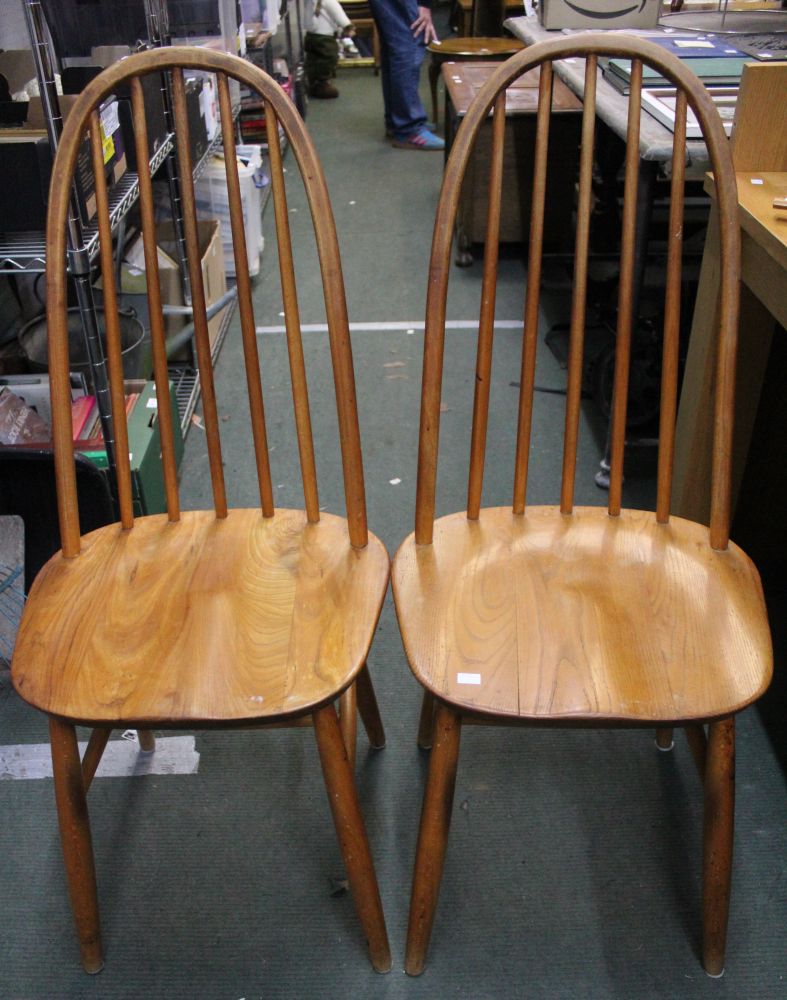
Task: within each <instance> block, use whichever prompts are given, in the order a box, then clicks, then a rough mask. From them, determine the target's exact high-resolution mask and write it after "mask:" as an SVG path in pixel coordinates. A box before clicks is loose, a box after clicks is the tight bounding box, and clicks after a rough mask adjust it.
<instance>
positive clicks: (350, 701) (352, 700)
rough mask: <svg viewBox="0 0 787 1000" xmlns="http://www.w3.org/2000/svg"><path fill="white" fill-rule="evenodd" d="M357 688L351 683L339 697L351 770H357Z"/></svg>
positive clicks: (340, 721)
mask: <svg viewBox="0 0 787 1000" xmlns="http://www.w3.org/2000/svg"><path fill="white" fill-rule="evenodd" d="M357 703H358V699H357V688H356V686H355V684H351V685H350V686H349V687H348V688H347V690H346V691H343V692H342V696H341V698H340V699H339V724H340V725H341V729H342V739H343V740H344V748H345V750H346V751H347V759H348V760H349V762H350V768H351V770H353V771H354V770H355V748H356V746H357V744H358V704H357Z"/></svg>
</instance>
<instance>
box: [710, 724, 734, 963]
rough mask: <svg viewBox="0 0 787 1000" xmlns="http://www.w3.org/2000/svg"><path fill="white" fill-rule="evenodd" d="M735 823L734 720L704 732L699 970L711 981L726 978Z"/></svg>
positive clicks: (712, 726)
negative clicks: (705, 754)
mask: <svg viewBox="0 0 787 1000" xmlns="http://www.w3.org/2000/svg"><path fill="white" fill-rule="evenodd" d="M734 819H735V719H734V718H732V717H730V718H728V719H722V720H721V721H719V722H712V723H711V724H710V726H709V727H708V744H707V757H706V760H705V823H704V835H703V864H702V893H703V899H702V964H703V966H704V968H705V971H706V972H707V973H708V975H709V976H714V977H718V976H721V975H722V974H723V972H724V950H725V945H726V941H727V918H728V915H729V909H730V883H731V880H732V838H733V827H734Z"/></svg>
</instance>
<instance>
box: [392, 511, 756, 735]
mask: <svg viewBox="0 0 787 1000" xmlns="http://www.w3.org/2000/svg"><path fill="white" fill-rule="evenodd" d="M706 535H707V530H706V529H705V528H703V527H702V526H700V525H698V524H694V523H693V522H691V521H683V520H681V519H680V518H674V517H673V518H671V519H670V523H669V525H659V524H657V522H656V520H655V518H653V516H652V515H650V514H648V513H647V512H645V511H638V510H623V511H621V514H620V516H619V517H616V518H611V517H609V515H608V514H607V512H606V510H604V509H598V508H594V507H586V508H575V509H574V512H573V514H571V515H570V516H565V515H563V514H561V513H560V508H559V507H529V508H528V510H527V513H526V514H524V515H522V516H520V515H517V514H514V513H512V511H511V508H509V507H495V508H487V509H484V510H482V511H481V512H480V514H479V517H478V519H477V520H468V518H467V516H466V514H465V513H464V512H462V513H459V514H449V515H448V516H447V517H441V518H439V519H438V520H437V521H435V525H434V538H433V541H432V544H431V545H429V546H425V545H424V546H419V545H416V544H415V540H414V536H413V535H410V536H409V538H408V539H407V541H406V542H405V544H404V545H403V546H402V548H401V549H400V551H399V553H398V555H397V558H396V569H395V573H394V590H395V594H396V606H397V608H398V611H399V615H400V617H401V621H402V637H403V639H404V644H405V649H406V650H407V656H408V658H409V660H410V663H411V665H412V668H413V672H414V673H415V675H416V677H417V678H418V679H419V681H420V682H421V683H422V684H423V685H424V687H426V688H428V690H429V691H431V692H432V694H434V695H436V696H437V697H438V698H446V699H448V700H450V702H451V703H452V704H453V705H455V706H457V707H461V709H462V710H463V711H467V712H479V713H481V714H494V715H497V716H501V717H502V716H511V717H512V718H513V719H529V720H533V721H541V720H547V721H549V720H555V719H563V720H565V721H567V722H598V721H600V720H601V719H609V720H611V721H613V720H614V721H619V722H650V723H653V722H663V723H665V724H672V723H675V722H678V721H693V720H694V719H695V718H696V717H697V716H698V715H701V716H704V717H706V718H712V717H714V716H721V715H728V714H729V713H730V712H737V711H740V709H741V708H744V707H745V706H746V705H748V704H749V703H750V702H751V701H753V700H754V699H755V698H757V697H758V696H759V695H761V694H762V693H763V690H764V681H765V678H766V677H767V676H768V674H767V670H766V669H765V667H766V665H767V664H766V663H764V662H763V659H764V658H763V657H757V656H752V655H751V654H750V646H751V644H752V640H753V639H754V640H755V643H754V645H755V649H756V650H766V649H767V648H768V627H767V618H766V616H765V609H764V607H763V605H762V600H761V595H760V591H759V587H758V577H757V571H756V569H755V567H754V565H753V564H752V563H751V561H750V560H749V558H748V557H747V556H746V555H745V553H743V552H742V551H741V550H740V549H739V548H737V546H734V545H730V547H729V548H728V549H727V551H726V552H725V553H724V558H722V559H720V558H719V553H717V552H714V551H713V550H712V549H711V548H710V547H709V546H708V545H706V544H705V537H704V536H706ZM742 581H743V582H744V586H741V582H742ZM709 613H711V614H713V615H714V618H717V619H718V626H717V628H715V629H713V630H708V629H707V619H708V614H709ZM567 623H570V624H567ZM436 635H439V636H440V640H441V641H440V644H439V645H438V646H437V647H436V648H435V636H436Z"/></svg>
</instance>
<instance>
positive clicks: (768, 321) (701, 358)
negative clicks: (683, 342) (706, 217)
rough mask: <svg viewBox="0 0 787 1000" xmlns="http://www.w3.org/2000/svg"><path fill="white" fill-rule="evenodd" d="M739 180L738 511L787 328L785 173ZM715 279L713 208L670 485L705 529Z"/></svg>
mask: <svg viewBox="0 0 787 1000" xmlns="http://www.w3.org/2000/svg"><path fill="white" fill-rule="evenodd" d="M736 176H737V180H738V204H739V221H740V226H741V251H742V252H741V281H742V284H741V314H740V334H739V336H740V340H739V349H738V357H739V362H738V369H737V390H736V412H735V440H734V444H733V474H732V476H733V478H732V505H733V510H734V508H735V502H736V499H737V497H738V493H739V491H740V487H741V481H742V478H743V472H744V468H745V465H746V457H747V455H748V452H749V446H750V443H751V440H752V432H753V428H754V421H755V418H756V415H757V406H758V403H759V400H760V393H761V391H762V386H763V380H764V377H765V370H766V366H767V362H768V355H769V353H770V349H771V341H772V338H773V333H774V330H775V328H776V324H777V323H778V324H779V325H780V326H782V327H785V328H787V212H784V211H781V212H779V211H777V210H776V209H774V208H773V199H774V198H775V197H785V196H787V172H781V173H770V172H764V173H762V172H756V173H753V172H739V173H737V175H736ZM760 182H761V183H760ZM705 189H706V191H708V193H709V194H710V195H711V196H713V193H714V191H713V180H712V178H710V177H708V178H707V180H706V182H705ZM718 275H719V222H718V215H717V212H716V210H715V207H714V208H713V209H712V211H711V217H710V222H709V225H708V236H707V239H706V242H705V248H704V252H703V259H702V269H701V271H700V280H699V288H698V291H697V299H696V303H695V307H694V319H693V322H692V328H691V340H690V342H689V353H688V357H687V359H686V371H685V375H684V378H683V389H682V392H681V398H680V407H679V410H678V425H677V435H676V451H675V473H674V481H673V509H674V511H675V513H676V514H679V515H681V516H682V517H688V518H691V519H692V520H695V521H699V522H700V523H704V524H707V523H708V517H709V510H710V498H709V483H710V468H711V438H712V432H713V407H712V393H713V386H714V369H715V353H716V350H715V349H716V336H715V334H716V309H717V304H716V295H717V289H718ZM782 461H783V458H782Z"/></svg>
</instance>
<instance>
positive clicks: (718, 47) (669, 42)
mask: <svg viewBox="0 0 787 1000" xmlns="http://www.w3.org/2000/svg"><path fill="white" fill-rule="evenodd" d="M647 40H648V41H649V42H654V43H655V44H656V45H660V46H661V47H662V48H663V49H666V50H667V52H671V53H672V54H673V55H675V56H679V57H680V58H681V59H735V58H737V59H746V58H748V57H747V56H746V53H745V52H741V50H740V49H737V48H735V45H734V44H733V42H732V41H730V40H729V39H727V38H724V37H717V36H716V35H673V34H666V33H665V34H663V35H649V36H648V39H647Z"/></svg>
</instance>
